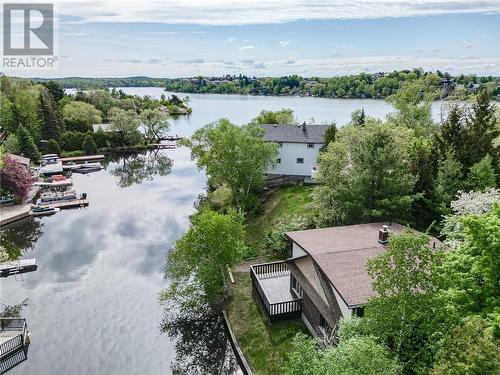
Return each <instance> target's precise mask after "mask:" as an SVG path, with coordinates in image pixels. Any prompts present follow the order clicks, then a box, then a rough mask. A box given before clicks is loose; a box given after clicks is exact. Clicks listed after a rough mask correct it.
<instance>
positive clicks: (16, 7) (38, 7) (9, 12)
mask: <svg viewBox="0 0 500 375" xmlns="http://www.w3.org/2000/svg"><path fill="white" fill-rule="evenodd" d="M54 26H55V22H54V4H50V3H29V4H28V3H4V4H3V58H2V66H3V68H4V69H5V71H7V72H9V73H11V72H10V70H11V69H15V70H18V69H23V70H38V69H55V68H56V65H57V58H56V56H55V55H56V53H55V51H54V49H55V48H54V45H55V43H54V35H55V33H54Z"/></svg>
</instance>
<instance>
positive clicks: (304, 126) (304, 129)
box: [302, 121, 307, 133]
mask: <svg viewBox="0 0 500 375" xmlns="http://www.w3.org/2000/svg"><path fill="white" fill-rule="evenodd" d="M302 131H303V132H304V133H307V127H306V122H305V121H304V123H303V124H302Z"/></svg>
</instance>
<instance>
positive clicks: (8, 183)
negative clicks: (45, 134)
mask: <svg viewBox="0 0 500 375" xmlns="http://www.w3.org/2000/svg"><path fill="white" fill-rule="evenodd" d="M3 162H4V165H3V167H2V170H0V180H1V181H2V189H4V190H7V191H8V192H9V193H11V194H12V195H14V196H15V197H16V198H17V199H18V200H19V201H22V200H24V199H26V197H27V196H28V193H29V191H30V189H31V184H32V182H31V174H30V172H29V171H27V170H26V169H25V168H24V166H22V165H21V164H19V163H18V162H17V161H16V160H14V158H12V157H11V156H9V155H6V156H5V157H4V159H3Z"/></svg>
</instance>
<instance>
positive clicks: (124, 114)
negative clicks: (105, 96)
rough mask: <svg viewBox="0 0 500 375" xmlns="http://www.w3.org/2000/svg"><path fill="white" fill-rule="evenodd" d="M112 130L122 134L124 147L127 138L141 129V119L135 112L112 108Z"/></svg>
mask: <svg viewBox="0 0 500 375" xmlns="http://www.w3.org/2000/svg"><path fill="white" fill-rule="evenodd" d="M110 120H111V129H112V130H113V131H116V132H118V133H119V134H120V139H121V144H122V146H123V145H124V144H125V137H126V136H128V135H130V134H131V133H135V132H137V128H138V127H139V117H138V116H137V113H136V112H135V111H134V110H131V109H130V110H128V111H125V110H124V109H121V108H112V109H111V111H110Z"/></svg>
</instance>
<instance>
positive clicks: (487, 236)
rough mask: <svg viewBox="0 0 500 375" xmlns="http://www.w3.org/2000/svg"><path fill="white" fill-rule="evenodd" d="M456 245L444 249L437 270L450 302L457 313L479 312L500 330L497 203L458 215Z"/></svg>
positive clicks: (499, 246)
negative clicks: (480, 211)
mask: <svg viewBox="0 0 500 375" xmlns="http://www.w3.org/2000/svg"><path fill="white" fill-rule="evenodd" d="M458 228H459V230H460V232H461V233H460V236H459V237H460V238H461V242H460V245H459V246H458V247H457V248H456V249H454V250H453V251H449V252H447V253H446V261H445V262H444V264H443V267H442V270H441V274H442V281H441V282H442V283H443V285H444V286H443V289H445V290H446V293H445V295H446V297H447V299H448V300H449V301H450V304H451V305H452V306H454V308H455V309H456V310H457V311H458V313H459V314H460V315H461V316H467V315H472V314H481V315H482V316H483V317H486V318H488V319H491V320H492V321H493V322H494V324H495V327H494V329H495V330H496V332H500V319H498V310H497V309H498V301H499V300H500V289H499V288H498V285H499V283H500V272H499V270H500V257H499V256H498V249H500V206H499V205H498V203H497V204H496V205H494V206H493V209H492V210H491V211H490V212H487V213H484V214H481V215H467V216H465V217H462V218H460V225H459V226H458Z"/></svg>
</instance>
